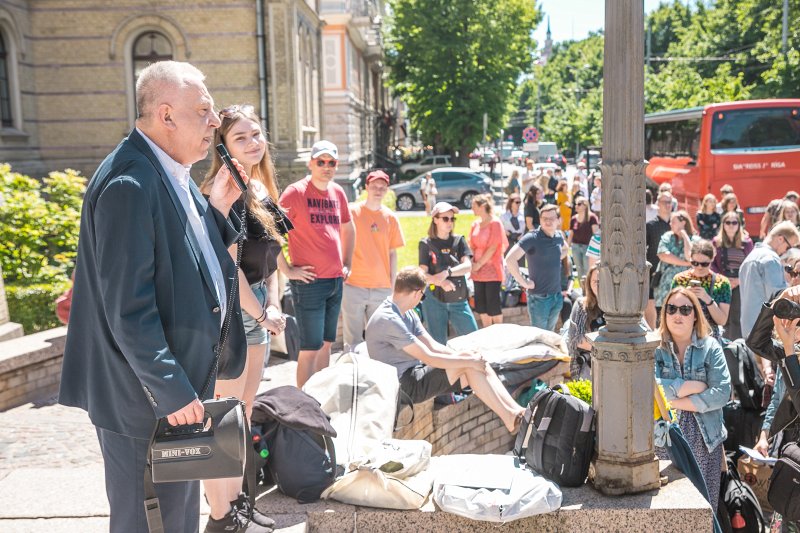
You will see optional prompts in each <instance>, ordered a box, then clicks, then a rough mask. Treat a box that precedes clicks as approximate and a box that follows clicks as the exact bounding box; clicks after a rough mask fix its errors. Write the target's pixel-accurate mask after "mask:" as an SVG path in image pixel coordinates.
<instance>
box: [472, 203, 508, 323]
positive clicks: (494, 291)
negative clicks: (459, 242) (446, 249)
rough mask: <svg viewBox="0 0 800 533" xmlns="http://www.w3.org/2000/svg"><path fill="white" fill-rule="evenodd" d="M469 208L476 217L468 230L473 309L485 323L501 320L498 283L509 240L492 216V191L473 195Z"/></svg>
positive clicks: (503, 274)
mask: <svg viewBox="0 0 800 533" xmlns="http://www.w3.org/2000/svg"><path fill="white" fill-rule="evenodd" d="M472 212H473V213H474V214H475V216H477V217H478V220H476V221H475V222H473V223H472V226H471V227H470V230H469V246H470V248H472V253H473V256H472V276H471V277H472V281H473V283H474V284H475V312H476V313H478V316H479V317H480V318H481V323H482V324H483V326H484V327H486V326H491V325H492V324H500V323H502V322H503V306H502V305H501V304H500V285H501V284H502V283H503V279H504V278H505V270H504V269H503V253H504V252H505V249H506V248H507V247H508V240H507V239H506V234H505V232H504V231H503V224H502V223H501V222H500V220H498V219H497V217H495V216H494V207H493V205H492V195H491V194H479V195H477V196H475V197H474V198H473V199H472Z"/></svg>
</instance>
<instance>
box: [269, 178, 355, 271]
mask: <svg viewBox="0 0 800 533" xmlns="http://www.w3.org/2000/svg"><path fill="white" fill-rule="evenodd" d="M279 203H280V205H281V207H283V208H284V209H285V210H286V215H287V216H288V217H289V220H291V221H292V224H294V229H293V230H292V231H290V232H289V256H290V257H291V258H292V264H294V265H295V266H305V265H311V266H313V267H314V272H315V273H316V274H317V278H320V279H325V278H341V277H342V267H343V266H344V263H343V261H342V237H341V233H340V232H339V231H340V228H341V225H342V224H347V223H348V222H350V209H349V208H348V204H347V196H345V194H344V190H343V189H342V188H341V187H340V186H339V185H337V184H336V183H330V184H329V185H328V188H327V189H326V190H324V191H320V190H319V189H317V188H316V187H314V185H313V184H312V183H311V176H306V177H305V178H303V179H301V180H300V181H297V182H295V183H292V184H291V185H289V186H288V187H287V188H286V190H285V191H283V194H282V195H281V199H280V201H279Z"/></svg>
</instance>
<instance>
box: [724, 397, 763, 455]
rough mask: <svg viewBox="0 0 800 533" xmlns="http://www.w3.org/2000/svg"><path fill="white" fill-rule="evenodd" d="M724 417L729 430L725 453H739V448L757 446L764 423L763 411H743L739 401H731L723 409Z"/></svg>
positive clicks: (726, 427)
mask: <svg viewBox="0 0 800 533" xmlns="http://www.w3.org/2000/svg"><path fill="white" fill-rule="evenodd" d="M722 416H723V418H724V419H725V429H727V430H728V437H727V438H726V439H725V443H724V445H723V446H724V448H725V451H728V452H738V451H739V446H746V447H748V448H752V447H753V446H755V444H756V441H758V434H759V432H760V431H761V424H762V423H763V422H764V413H763V411H761V410H758V411H755V410H752V409H743V408H742V405H741V404H740V403H739V401H730V402H728V403H727V405H725V406H724V407H723V408H722Z"/></svg>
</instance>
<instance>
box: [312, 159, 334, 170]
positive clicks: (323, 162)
mask: <svg viewBox="0 0 800 533" xmlns="http://www.w3.org/2000/svg"><path fill="white" fill-rule="evenodd" d="M337 163H338V161H336V160H335V159H317V166H318V167H324V166H329V167H331V168H333V167H335V166H336V164H337Z"/></svg>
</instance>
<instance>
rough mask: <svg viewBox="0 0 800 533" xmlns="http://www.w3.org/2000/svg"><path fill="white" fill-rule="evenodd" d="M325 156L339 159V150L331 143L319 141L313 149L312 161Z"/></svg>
mask: <svg viewBox="0 0 800 533" xmlns="http://www.w3.org/2000/svg"><path fill="white" fill-rule="evenodd" d="M323 154H328V155H329V156H331V157H332V158H334V159H339V149H338V148H336V145H335V144H333V143H332V142H330V141H317V142H315V143H314V146H312V147H311V159H316V158H318V157H319V156H321V155H323Z"/></svg>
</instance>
